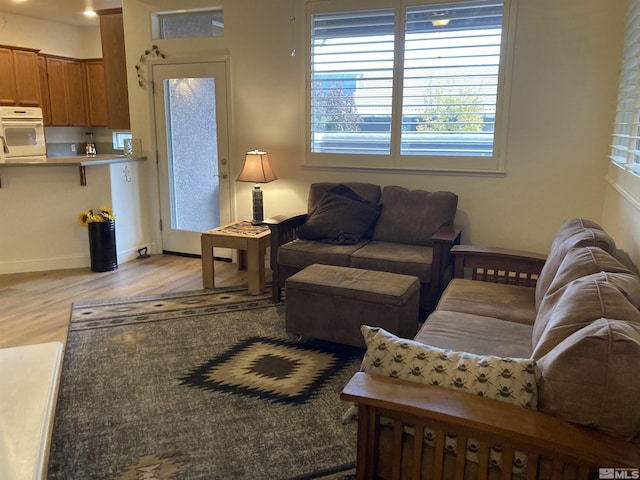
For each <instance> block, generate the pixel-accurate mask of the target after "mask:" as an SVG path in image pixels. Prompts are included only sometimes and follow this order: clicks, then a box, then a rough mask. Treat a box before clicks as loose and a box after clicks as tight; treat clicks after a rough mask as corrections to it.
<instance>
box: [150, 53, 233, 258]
mask: <svg viewBox="0 0 640 480" xmlns="http://www.w3.org/2000/svg"><path fill="white" fill-rule="evenodd" d="M216 62H217V63H224V64H225V76H226V78H225V82H226V83H227V85H226V87H227V98H226V110H227V119H226V120H227V142H228V145H229V165H228V166H229V197H230V198H229V199H228V205H229V212H228V214H229V218H231V219H234V218H235V214H234V212H236V185H235V181H234V180H233V178H234V177H232V175H233V173H232V172H233V168H232V165H233V162H232V159H233V158H235V152H234V146H235V142H234V137H235V135H234V131H235V129H234V128H233V125H234V123H233V118H234V115H233V110H232V105H233V102H232V101H231V99H232V98H233V92H232V90H233V86H232V82H231V58H230V55H229V52H228V51H223V52H216V53H213V54H210V55H203V56H198V57H176V58H165V59H158V58H153V59H149V60H148V61H147V75H148V82H147V85H148V96H147V98H148V105H149V112H150V124H149V135H150V144H151V145H152V147H153V157H152V161H153V159H155V161H154V168H155V173H154V176H155V188H156V192H155V196H156V198H155V199H154V210H155V211H154V212H153V215H152V218H154V219H156V221H155V225H152V226H151V228H152V231H153V236H154V238H155V239H156V241H155V245H156V249H155V250H156V251H157V252H158V253H162V251H163V239H162V229H161V222H162V214H161V209H162V203H161V201H160V189H161V185H160V168H159V163H160V158H159V154H158V138H157V135H156V121H157V119H158V118H157V117H158V116H157V112H156V108H155V98H154V96H155V89H156V88H163V86H162V85H158V84H157V81H156V79H154V76H153V73H154V72H153V68H154V66H156V65H182V64H189V63H216ZM162 121H164V119H162ZM149 180H150V181H154V180H152V179H151V178H150V179H149Z"/></svg>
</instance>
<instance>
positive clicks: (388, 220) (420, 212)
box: [373, 186, 458, 246]
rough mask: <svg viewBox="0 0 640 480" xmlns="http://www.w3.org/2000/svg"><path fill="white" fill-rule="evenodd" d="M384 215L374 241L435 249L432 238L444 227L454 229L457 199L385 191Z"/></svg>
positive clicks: (446, 195)
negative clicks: (447, 226)
mask: <svg viewBox="0 0 640 480" xmlns="http://www.w3.org/2000/svg"><path fill="white" fill-rule="evenodd" d="M380 201H381V203H382V213H381V214H380V218H379V219H378V221H377V223H376V225H375V228H374V230H373V240H377V241H381V242H396V243H408V244H412V245H426V246H432V244H433V242H432V240H431V237H432V236H433V234H434V233H436V232H437V231H438V229H439V228H440V227H442V226H445V225H453V219H454V217H455V215H456V210H457V208H458V196H457V195H456V194H454V193H451V192H427V191H425V190H407V189H406V188H403V187H398V186H387V187H384V189H383V191H382V197H381V200H380Z"/></svg>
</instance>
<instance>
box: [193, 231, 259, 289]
mask: <svg viewBox="0 0 640 480" xmlns="http://www.w3.org/2000/svg"><path fill="white" fill-rule="evenodd" d="M270 236H271V233H270V231H269V227H267V226H266V225H252V224H251V222H233V223H230V224H228V225H222V226H220V227H218V228H214V229H213V230H208V231H206V232H204V233H203V234H202V236H201V237H200V239H201V243H202V286H203V287H204V288H214V285H215V281H214V272H213V248H214V247H224V248H235V249H236V250H238V268H239V269H240V270H243V269H245V268H246V269H247V277H248V283H249V285H248V287H249V293H251V294H252V295H259V294H261V293H262V292H264V268H265V267H264V256H265V252H266V250H267V247H268V246H269V243H270V238H269V237H270Z"/></svg>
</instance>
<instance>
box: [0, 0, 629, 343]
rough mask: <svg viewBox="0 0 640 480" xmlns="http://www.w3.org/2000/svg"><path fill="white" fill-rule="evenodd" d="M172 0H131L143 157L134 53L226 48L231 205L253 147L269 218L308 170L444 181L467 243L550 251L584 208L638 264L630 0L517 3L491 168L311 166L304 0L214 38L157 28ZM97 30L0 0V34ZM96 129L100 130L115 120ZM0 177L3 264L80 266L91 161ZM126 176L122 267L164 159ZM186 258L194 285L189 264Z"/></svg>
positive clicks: (286, 205) (150, 234)
mask: <svg viewBox="0 0 640 480" xmlns="http://www.w3.org/2000/svg"><path fill="white" fill-rule="evenodd" d="M173 3H175V2H171V1H157V2H156V1H154V2H148V1H144V0H131V1H127V2H126V5H124V9H123V14H124V26H125V40H126V56H127V67H128V73H127V74H128V82H129V103H130V112H131V133H132V135H133V136H134V137H136V138H140V139H141V140H142V150H143V154H144V155H145V156H146V157H147V158H148V159H153V158H155V152H156V150H157V147H156V145H155V143H154V142H155V140H154V139H155V131H154V129H155V125H154V124H153V122H152V120H151V119H152V117H153V115H152V109H153V105H152V104H153V100H152V94H151V93H150V90H149V88H146V87H145V86H144V85H143V86H140V85H139V83H138V80H139V77H138V73H139V72H138V71H137V69H136V68H135V66H136V62H138V59H139V58H140V56H141V54H142V53H143V52H145V51H147V50H148V49H149V48H150V47H151V46H152V45H153V44H156V43H157V45H158V46H159V48H160V50H161V51H162V52H163V54H164V55H165V56H166V61H167V62H168V63H170V62H172V61H180V60H186V59H192V58H224V59H225V61H227V62H228V65H229V66H230V69H229V72H228V75H229V80H230V82H229V86H230V90H229V91H230V95H229V106H230V109H229V111H230V115H229V118H230V122H229V124H230V134H229V139H230V155H229V160H230V162H229V177H230V178H231V182H230V206H231V214H232V216H233V217H235V218H237V219H242V218H250V216H251V210H252V205H251V194H250V191H251V186H250V185H249V184H246V183H239V182H238V183H236V182H235V181H233V180H235V179H236V178H237V177H238V175H239V173H240V171H241V169H242V165H243V160H244V154H245V152H247V151H249V150H252V149H253V148H255V147H258V148H260V149H264V150H266V151H268V152H269V157H270V159H271V163H272V166H273V169H274V171H275V173H276V175H277V176H278V180H277V181H275V182H272V183H269V184H268V185H265V186H264V187H263V190H264V195H265V205H264V208H265V212H264V213H265V217H270V216H275V215H278V214H281V213H292V212H297V211H304V210H305V208H306V201H307V194H308V191H309V185H310V184H311V183H314V182H321V181H330V182H354V181H359V182H370V183H373V184H378V185H382V186H385V185H400V186H403V187H406V188H408V189H423V190H428V191H438V190H445V191H451V192H455V193H456V194H457V195H458V197H459V202H458V212H457V215H456V223H457V224H459V225H461V226H462V227H463V238H462V242H463V243H471V244H475V245H492V246H498V247H507V248H513V249H521V250H530V251H534V252H539V253H546V252H548V251H549V248H550V245H551V241H552V240H553V237H554V235H555V234H556V232H557V231H558V228H559V226H560V225H561V224H563V222H565V221H566V220H567V219H569V218H575V217H585V218H589V219H592V220H594V221H596V222H598V223H600V224H601V225H602V226H603V227H604V228H605V229H606V230H607V231H608V232H609V234H611V236H612V237H613V238H614V239H615V241H616V243H617V245H618V247H619V248H621V249H624V250H626V252H627V253H628V254H629V255H630V256H631V258H632V259H633V260H634V261H635V263H636V264H640V251H638V248H639V243H638V235H639V234H640V184H639V183H638V179H637V177H636V176H635V174H634V173H633V172H632V171H631V170H629V169H625V168H622V167H621V166H619V165H617V164H616V163H615V162H612V161H611V160H610V159H609V155H610V153H611V147H610V144H611V134H612V131H613V124H614V120H615V111H616V99H617V92H618V82H619V76H620V75H619V71H620V64H621V59H622V47H623V36H624V25H625V23H626V21H625V18H626V7H625V5H624V4H623V2H602V1H601V0H587V1H577V0H569V1H563V2H555V1H552V0H542V1H536V2H529V1H526V0H519V1H513V2H511V3H512V13H513V15H512V22H511V27H512V33H513V35H514V36H513V42H512V43H510V46H509V49H510V59H511V62H510V64H509V65H508V67H509V68H508V76H507V80H508V83H509V96H508V99H507V103H506V115H507V117H506V118H508V126H507V128H506V137H504V138H505V139H504V142H503V143H501V145H500V147H501V150H500V152H499V153H500V158H501V161H500V162H499V163H498V168H496V169H495V171H492V172H486V171H485V172H477V171H450V170H446V169H445V170H422V169H419V168H417V169H402V168H393V167H377V168H372V167H367V168H330V167H319V166H317V165H311V163H310V162H309V161H308V159H307V156H306V144H307V139H306V138H305V132H306V127H305V121H304V119H305V118H306V112H305V104H306V99H305V95H306V89H305V83H306V75H307V73H306V67H305V63H304V62H305V59H306V43H305V42H306V40H305V39H306V38H307V33H308V32H306V31H305V23H306V22H305V21H304V20H303V19H305V18H306V16H305V8H306V5H307V3H309V2H303V1H298V2H296V1H291V0H286V1H285V0H269V1H260V2H257V1H255V0H234V1H233V2H228V4H223V5H222V7H223V9H224V18H225V34H224V36H222V37H212V38H207V39H181V40H178V41H176V40H174V41H170V40H153V39H152V35H151V23H150V20H149V18H150V14H151V13H153V12H155V11H165V10H171V9H173V8H176V7H175V5H173ZM203 3H204V2H202V1H197V0H189V1H186V2H180V8H185V9H188V8H201V7H203V6H204V5H203ZM0 10H1V8H0ZM99 35H100V32H99V30H98V29H97V28H86V27H75V26H70V25H66V24H53V23H52V22H49V21H44V20H38V19H33V18H28V17H21V16H18V15H14V14H9V13H6V14H5V13H2V12H1V11H0V44H2V45H21V46H26V47H30V48H40V49H43V51H45V52H46V53H50V54H54V55H62V56H69V57H74V58H94V57H99V56H101V52H100V39H99ZM292 50H295V52H296V54H295V55H291V52H292ZM146 72H148V70H145V72H143V75H144V74H146ZM82 135H84V130H83V129H69V130H63V131H56V132H55V133H54V134H52V135H51V138H52V139H55V140H56V141H61V142H67V141H81V138H82ZM98 135H99V136H100V138H101V139H103V138H108V136H109V135H110V132H108V131H99V132H98ZM77 137H80V138H77ZM0 175H1V176H2V188H0V196H1V197H2V200H1V202H2V205H3V207H2V208H1V209H0V223H2V225H3V228H2V231H1V232H0V244H2V247H3V248H2V251H1V252H0V274H19V273H22V272H33V271H41V272H42V273H41V275H42V278H45V279H46V277H47V275H50V274H51V272H52V271H59V269H61V268H76V267H84V268H87V270H88V265H89V255H88V245H87V234H86V230H84V229H82V228H80V227H78V226H77V223H76V217H77V214H78V213H79V212H80V211H82V210H85V209H87V208H91V207H93V208H95V207H96V206H98V205H101V204H103V203H104V201H105V199H109V198H110V195H111V192H109V191H108V189H106V188H102V187H100V186H97V187H99V188H96V185H95V183H94V184H93V185H92V184H91V181H92V179H91V174H90V175H89V178H88V181H89V185H90V186H91V188H89V189H86V188H85V187H82V186H80V185H79V184H78V181H77V172H76V170H75V169H73V168H59V169H58V168H56V169H47V171H46V172H45V173H43V170H42V169H39V168H37V167H33V168H10V167H4V168H3V167H0ZM133 175H134V177H135V178H134V182H133V184H132V185H131V186H130V187H127V188H131V190H130V191H129V190H127V192H126V193H127V196H126V198H127V201H126V202H120V205H121V206H122V208H127V207H128V208H130V209H131V212H127V216H128V217H129V219H128V221H127V223H124V224H123V223H120V224H119V228H120V230H121V231H123V230H124V231H126V235H125V236H124V237H123V241H122V242H120V243H119V245H118V248H119V251H118V254H119V257H120V260H121V261H122V266H121V271H120V272H117V273H118V274H119V273H123V272H124V271H126V270H130V269H136V268H137V267H138V265H140V263H138V262H137V261H136V260H134V259H135V252H136V250H137V248H138V247H140V246H147V247H148V248H149V252H150V253H151V254H152V255H156V254H160V253H161V252H162V250H163V245H162V234H161V231H160V227H159V225H160V220H161V214H160V205H159V200H158V198H159V191H158V166H157V164H156V162H155V161H147V162H141V163H140V165H139V167H137V169H136V170H134V171H133ZM94 178H95V177H94ZM83 188H84V189H83ZM132 212H133V213H132ZM116 216H118V211H116ZM27 220H28V221H27ZM129 227H130V228H129ZM43 239H46V243H45V242H43ZM158 256H160V255H158ZM184 261H185V262H189V263H190V265H191V266H190V267H189V269H190V271H191V273H194V271H195V275H196V282H197V283H199V281H200V278H197V275H198V261H197V260H196V259H185V260H184ZM167 268H170V267H167ZM108 275H109V274H106V275H100V277H101V280H100V281H99V282H101V288H105V289H108V288H109V283H108V280H106V281H105V278H107V277H108ZM157 275H161V273H158V274H157ZM54 277H55V276H54ZM56 280H57V283H56V286H57V287H58V286H59V287H60V288H63V284H64V281H62V282H59V278H56ZM188 284H189V285H193V283H188ZM7 291H8V290H7ZM101 291H104V290H101ZM116 296H121V295H116ZM101 298H102V297H101ZM42 308H43V309H46V308H47V306H46V304H45V305H42ZM0 325H1V322H0ZM7 346H10V345H7Z"/></svg>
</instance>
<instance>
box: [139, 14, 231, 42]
mask: <svg viewBox="0 0 640 480" xmlns="http://www.w3.org/2000/svg"><path fill="white" fill-rule="evenodd" d="M151 20H152V22H151V24H152V30H153V32H152V37H153V38H156V39H162V38H164V39H169V38H198V37H219V36H222V35H224V15H223V11H222V9H218V8H215V9H200V10H179V11H173V12H158V13H153V14H152V15H151Z"/></svg>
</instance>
